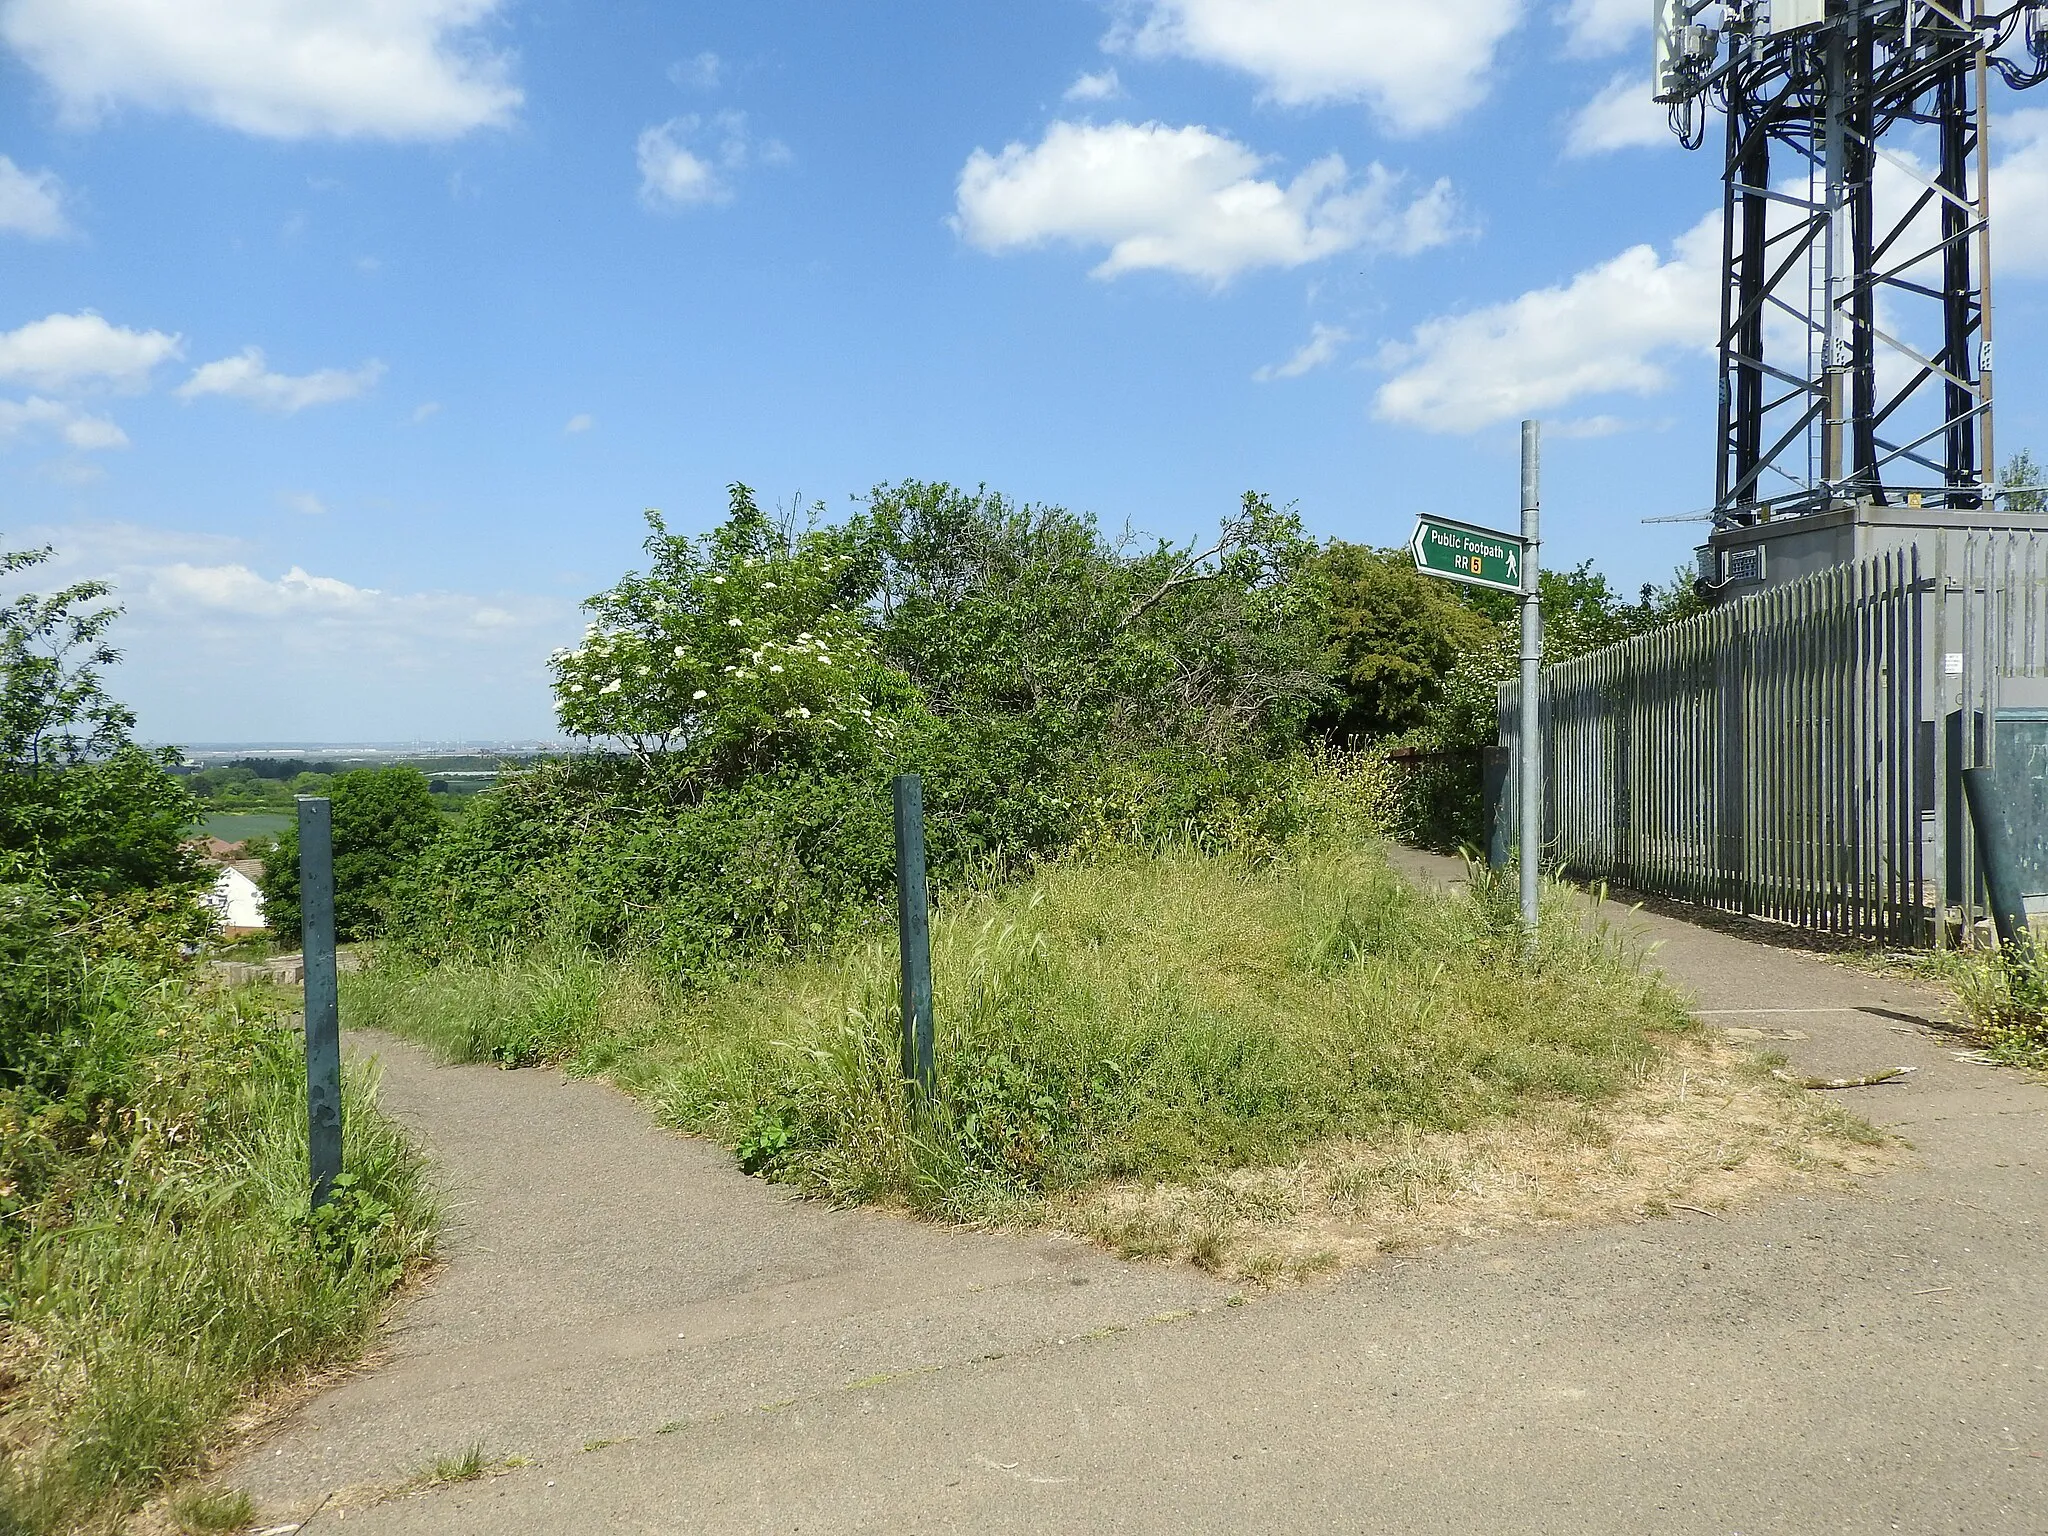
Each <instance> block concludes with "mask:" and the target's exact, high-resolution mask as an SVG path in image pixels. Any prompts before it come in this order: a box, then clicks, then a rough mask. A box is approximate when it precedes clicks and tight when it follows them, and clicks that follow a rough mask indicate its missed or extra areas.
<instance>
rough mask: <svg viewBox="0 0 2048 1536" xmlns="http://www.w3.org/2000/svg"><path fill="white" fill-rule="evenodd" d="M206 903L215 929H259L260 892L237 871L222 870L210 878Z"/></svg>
mask: <svg viewBox="0 0 2048 1536" xmlns="http://www.w3.org/2000/svg"><path fill="white" fill-rule="evenodd" d="M206 904H207V905H208V906H210V907H212V908H213V910H214V926H215V927H217V928H261V927H262V926H263V892H262V890H261V889H260V888H259V887H258V886H257V884H256V882H255V881H254V880H251V879H250V878H249V877H248V876H247V875H245V874H243V873H242V872H241V871H240V870H239V869H223V870H222V871H221V872H220V874H219V875H217V876H216V877H215V878H214V882H213V889H212V890H211V891H209V892H208V893H207V896H206Z"/></svg>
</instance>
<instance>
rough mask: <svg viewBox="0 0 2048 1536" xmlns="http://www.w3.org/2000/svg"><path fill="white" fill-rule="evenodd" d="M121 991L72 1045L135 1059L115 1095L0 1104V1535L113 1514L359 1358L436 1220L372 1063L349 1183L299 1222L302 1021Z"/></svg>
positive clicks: (96, 1521)
mask: <svg viewBox="0 0 2048 1536" xmlns="http://www.w3.org/2000/svg"><path fill="white" fill-rule="evenodd" d="M114 1002H115V999H113V998H112V997H108V998H103V999H102V1000H101V1006H96V1007H95V1008H93V1009H92V1010H90V1011H89V1012H88V1014H87V1015H86V1018H87V1020H88V1022H87V1023H86V1024H84V1025H82V1026H81V1027H83V1028H86V1029H89V1030H90V1032H91V1033H92V1034H93V1036H94V1040H93V1042H92V1049H91V1050H90V1051H85V1052H82V1054H83V1055H85V1056H88V1057H92V1058H95V1059H103V1060H119V1061H122V1062H124V1063H125V1064H126V1071H127V1075H128V1077H129V1078H130V1079H131V1080H132V1081H131V1083H130V1086H129V1090H128V1091H127V1092H126V1093H124V1094H123V1095H122V1096H121V1098H120V1100H119V1101H118V1102H112V1101H103V1102H101V1103H100V1104H99V1105H98V1107H97V1108H96V1109H94V1110H92V1112H91V1116H90V1118H88V1119H86V1120H85V1121H84V1122H83V1123H77V1124H74V1123H72V1122H73V1121H75V1120H77V1119H78V1118H79V1104H78V1103H77V1102H65V1101H56V1102H42V1101H38V1100H36V1099H35V1098H34V1097H33V1096H31V1095H28V1094H26V1093H25V1092H23V1091H17V1092H15V1093H13V1094H8V1095H0V1154H4V1160H5V1168H4V1179H0V1184H4V1189H5V1196H6V1198H5V1200H4V1201H0V1209H4V1210H5V1213H6V1214H5V1220H4V1223H0V1307H4V1318H5V1348H4V1355H0V1360H4V1364H5V1367H6V1373H7V1374H6V1381H5V1396H4V1398H0V1445H4V1446H5V1447H6V1448H7V1449H6V1452H5V1456H4V1462H0V1532H45V1531H47V1532H56V1531H80V1530H82V1531H94V1530H102V1529H106V1530H111V1529H114V1528H116V1527H117V1526H118V1525H119V1523H120V1521H121V1519H122V1518H123V1517H124V1516H125V1515H126V1514H127V1512H128V1511H129V1510H131V1509H132V1508H134V1507H135V1506H136V1505H137V1504H139V1503H140V1502H141V1501H142V1500H143V1499H144V1498H145V1497H146V1496H147V1495H148V1494H149V1493H150V1492H151V1491H152V1490H153V1489H154V1488H156V1487H158V1486H160V1485H163V1484H165V1483H167V1482H172V1481H175V1480H176V1479H177V1478H178V1477H179V1476H181V1475H183V1474H185V1473H188V1472H189V1471H191V1470H193V1469H194V1468H195V1467H196V1466H198V1465H199V1463H200V1462H201V1460H202V1458H203V1455H204V1453H205V1450H206V1448H207V1446H208V1445H209V1443H210V1441H211V1439H212V1437H213V1436H214V1435H216V1434H217V1432H218V1430H219V1427H220V1425H221V1424H222V1422H223V1420H224V1419H225V1418H226V1417H227V1416H229V1415H230V1414H231V1413H232V1412H233V1411H234V1410H235V1409H237V1408H238V1407H239V1406H241V1405H242V1404H243V1403H244V1402H246V1401H247V1399H248V1398H249V1396H250V1394H251V1393H252V1392H253V1391H256V1390H260V1389H261V1388H262V1387H263V1386H265V1385H266V1384H269V1383H274V1382H277V1381H279V1380H281V1379H283V1378H285V1377H288V1376H290V1375H293V1374H295V1373H298V1372H302V1371H305V1370H308V1369H313V1368H317V1367H320V1366H323V1365H328V1364H331V1363H334V1362H336V1361H339V1360H344V1359H347V1358H349V1357H350V1356H352V1355H353V1354H354V1353H355V1352H356V1351H357V1350H358V1349H359V1348H360V1347H361V1345H362V1344H363V1342H364V1340H365V1338H366V1337H367V1335H368V1332H369V1330H370V1328H371V1326H372V1325H373V1323H374V1320H375V1317H376V1314H377V1309H378V1306H379V1304H380V1303H381V1302H382V1300H383V1298H384V1297H385V1295H386V1294H387V1293H388V1292H389V1291H390V1289H391V1288H392V1286H393V1285H394V1284H396V1283H397V1281H398V1279H399V1278H400V1276H401V1275H402V1273H403V1272H404V1270H405V1269H406V1267H407V1266H408V1265H410V1264H413V1263H415V1262H417V1261H418V1260H419V1259H420V1258H421V1257H422V1256H423V1255H424V1254H425V1253H426V1251H427V1249H428V1246H429V1243H430V1241H431V1237H432V1234H433V1231H434V1226H435V1214H434V1208H433V1202H432V1200H431V1197H430V1196H429V1193H428V1191H427V1188H426V1184H425V1176H424V1165H423V1163H422V1160H421V1159H420V1157H419V1155H418V1153H417V1152H416V1151H415V1150H414V1148H413V1147H412V1146H411V1145H410V1143H409V1142H408V1141H407V1140H406V1139H405V1137H404V1136H403V1134H402V1133H401V1132H400V1131H399V1130H398V1129H397V1127H396V1126H395V1125H393V1124H392V1122H390V1121H389V1120H386V1119H385V1118H383V1117H382V1116H381V1115H379V1114H378V1113H377V1111H376V1109H375V1106H374V1103H373V1102H372V1099H371V1089H372V1084H371V1082H370V1080H369V1078H368V1077H367V1076H365V1074H363V1073H362V1072H360V1071H351V1072H350V1073H349V1074H348V1076H347V1078H346V1081H345V1084H344V1098H345V1110H346V1117H347V1118H346V1142H345V1146H344V1159H345V1165H346V1167H347V1169H348V1170H349V1171H348V1174H347V1175H346V1178H345V1181H344V1183H343V1184H342V1185H341V1186H340V1188H339V1189H338V1192H337V1194H336V1195H335V1197H334V1199H333V1200H332V1201H331V1202H330V1203H329V1204H328V1205H327V1206H326V1207H325V1208H324V1209H323V1210H322V1211H321V1212H320V1213H319V1214H318V1215H317V1216H310V1215H309V1213H308V1211H307V1204H306V1172H305V1169H306V1113H305V1064H304V1054H303V1051H302V1049H301V1046H300V1040H299V1036H298V1034H297V1033H296V1031H294V1030H291V1029H289V1028H286V1027H279V1025H278V1024H277V1022H276V1021H274V1020H271V1019H268V1018H265V1017H262V1016H259V1015H257V1014H255V1013H253V1012H249V1011H245V1010H244V1008H243V1007H241V1006H239V1005H238V1004H237V1003H236V1002H235V1001H234V1000H233V999H232V998H222V997H218V996H214V997H208V998H205V999H201V998H197V997H194V996H191V995H187V994H184V993H181V992H179V991H178V990H176V989H175V988H173V987H166V986H159V987H157V988H154V989H152V990H150V991H149V992H147V993H146V994H145V995H143V996H141V997H132V998H128V999H127V1000H126V1005H125V1006H119V1007H117V1006H114ZM202 1504H203V1505H205V1506H206V1507H205V1508H204V1509H202V1508H201V1507H200V1506H201V1505H202ZM232 1504H233V1495H232V1494H229V1493H223V1494H220V1495H219V1496H218V1498H214V1497H213V1496H211V1495H209V1496H206V1497H205V1498H201V1497H200V1496H199V1495H197V1494H195V1495H193V1497H192V1498H189V1499H186V1500H184V1501H182V1502H181V1503H180V1504H179V1505H178V1507H177V1508H176V1509H174V1510H173V1516H174V1518H176V1519H178V1520H179V1521H180V1522H181V1523H183V1524H184V1525H186V1526H187V1528H192V1529H207V1528H225V1527H221V1526H213V1527H209V1526H207V1525H206V1524H205V1523H204V1522H205V1520H206V1519H207V1518H209V1515H208V1512H209V1511H211V1512H212V1513H213V1514H214V1515H219V1516H220V1517H221V1518H225V1516H224V1515H222V1514H221V1512H222V1511H225V1510H228V1509H229V1507H230V1505H232ZM186 1505H190V1506H191V1508H189V1509H187V1508H186Z"/></svg>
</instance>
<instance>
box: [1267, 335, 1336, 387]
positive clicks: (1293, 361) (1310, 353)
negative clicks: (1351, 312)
mask: <svg viewBox="0 0 2048 1536" xmlns="http://www.w3.org/2000/svg"><path fill="white" fill-rule="evenodd" d="M1350 339H1351V333H1350V332H1349V331H1347V330H1345V329H1344V328H1343V327H1341V326H1335V325H1324V324H1323V323H1322V322H1321V321H1320V320H1319V321H1317V322H1316V323H1315V324H1314V325H1313V326H1311V327H1310V328H1309V333H1308V340H1307V341H1305V342H1303V343H1302V344H1301V346H1300V347H1299V348H1298V349H1297V350H1296V352H1295V354H1294V355H1293V356H1292V357H1290V358H1288V359H1287V361H1286V362H1284V363H1268V364H1267V365H1266V366H1265V367H1263V368H1261V369H1260V370H1259V371H1258V372H1256V373H1254V374H1253V375H1252V380H1253V382H1254V383H1258V384H1267V383H1271V382H1272V381H1273V380H1274V379H1298V378H1300V377H1301V376H1302V375H1303V374H1304V373H1312V372H1314V371H1315V370H1316V369H1318V368H1326V367H1328V366H1329V365H1330V364H1331V363H1334V362H1335V361H1336V360H1337V354H1338V352H1339V351H1341V350H1342V348H1343V346H1344V343H1345V342H1347V341H1349V340H1350Z"/></svg>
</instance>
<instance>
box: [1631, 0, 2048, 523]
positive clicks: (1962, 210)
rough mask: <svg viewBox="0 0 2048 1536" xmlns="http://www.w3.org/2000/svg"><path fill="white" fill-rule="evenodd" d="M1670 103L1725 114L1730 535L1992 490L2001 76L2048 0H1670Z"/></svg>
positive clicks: (2037, 38)
mask: <svg viewBox="0 0 2048 1536" xmlns="http://www.w3.org/2000/svg"><path fill="white" fill-rule="evenodd" d="M1654 3H1655V5H1656V23H1657V40H1656V84H1655V90H1656V97H1657V100H1658V101H1660V102H1665V103H1668V104H1669V106H1670V108H1671V126H1672V129H1673V131H1675V132H1676V133H1677V134H1678V136H1679V138H1680V139H1681V140H1682V141H1683V142H1684V143H1685V144H1686V146H1687V147H1688V148H1697V147H1698V145H1699V143H1700V141H1701V140H1702V139H1703V138H1704V137H1705V128H1706V108H1707V107H1708V106H1709V105H1710V104H1711V105H1713V106H1718V107H1720V108H1721V109H1722V111H1723V113H1724V114H1725V115H1726V117H1727V120H1728V159H1727V164H1726V166H1725V168H1724V172H1723V180H1724V186H1725V194H1724V195H1725V199H1726V201H1725V217H1724V224H1723V231H1722V263H1721V265H1722V271H1721V344H1720V352H1721V415H1720V449H1719V456H1720V465H1719V473H1718V476H1717V483H1716V488H1715V500H1714V524H1715V526H1716V527H1717V528H1733V527H1741V526H1745V525H1748V524H1751V523H1755V522H1758V521H1762V520H1765V519H1776V518H1778V517H1783V516H1785V515H1788V514H1793V513H1801V512H1816V511H1823V510H1826V509H1828V508H1830V507H1839V506H1845V505H1854V504H1856V503H1866V504H1874V505H1879V506H1882V505H1897V504H1899V503H1901V502H1905V503H1908V504H1911V505H1924V506H1930V507H1951V508H1964V507H1979V506H1983V505H1985V503H1986V501H1987V499H1988V498H1989V497H1990V495H1991V494H1992V483H1993V481H1994V478H1995V472H1996V466H1997V460H1996V459H1995V458H1994V457H1993V456H1992V438H1991V209H1990V198H1989V177H1988V175H1987V172H1988V170H1989V167H1990V159H1989V139H1988V135H1987V133H1986V131H1985V130H1986V123H1985V110H1986V95H1987V91H1986V86H1987V83H1988V76H1989V74H1990V73H1992V72H1994V71H1995V72H1996V73H1997V74H1998V75H1999V76H2000V77H2001V78H2002V79H2004V80H2005V82H2006V83H2007V84H2008V85H2011V86H2014V87H2018V88H2024V87H2027V86H2031V85H2037V84H2039V83H2040V82H2041V81H2042V80H2043V79H2048V5H2040V6H2035V5H2013V6H2010V7H2008V8H2006V9H2004V10H2001V11H1993V10H1991V9H1990V8H1989V7H1988V4H1987V3H1986V0H1949V3H1948V4H1942V3H1938V0H1746V3H1725V4H1724V3H1722V0H1654Z"/></svg>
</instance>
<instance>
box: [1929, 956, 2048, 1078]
mask: <svg viewBox="0 0 2048 1536" xmlns="http://www.w3.org/2000/svg"><path fill="white" fill-rule="evenodd" d="M1947 979H1948V981H1949V982H1950V984H1951V985H1952V986H1953V987H1954V988H1955V991H1956V1000H1957V1002H1958V1003H1959V1004H1960V1005H1961V1008H1962V1012H1963V1017H1964V1018H1965V1019H1966V1020H1967V1021H1968V1022H1969V1024H1970V1026H1971V1027H1972V1028H1973V1029H1974V1030H1975V1031H1976V1032H1977V1034H1978V1036H1979V1038H1980V1039H1982V1041H1983V1042H1984V1047H1985V1050H1986V1052H1987V1053H1988V1054H1989V1055H1991V1056H1993V1057H1995V1058H1996V1059H1998V1060H2000V1061H2004V1062H2009V1063H2010V1064H2012V1065H2014V1066H2021V1067H2032V1068H2037V1069H2038V1068H2043V1067H2048V956H2044V955H2043V954H2042V953H2041V950H2040V948H2039V946H2038V945H2037V944H2036V943H2035V942H2034V940H2033V939H2032V938H2031V937H2026V938H2024V939H2022V940H2021V941H2020V942H2019V943H2016V944H2012V945H2007V946H2002V947H2000V948H1999V949H1998V950H1997V951H1996V952H1995V953H1983V954H1964V953H1962V952H1957V958H1956V961H1955V962H1953V963H1952V964H1951V966H1950V968H1949V972H1948V976H1947Z"/></svg>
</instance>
